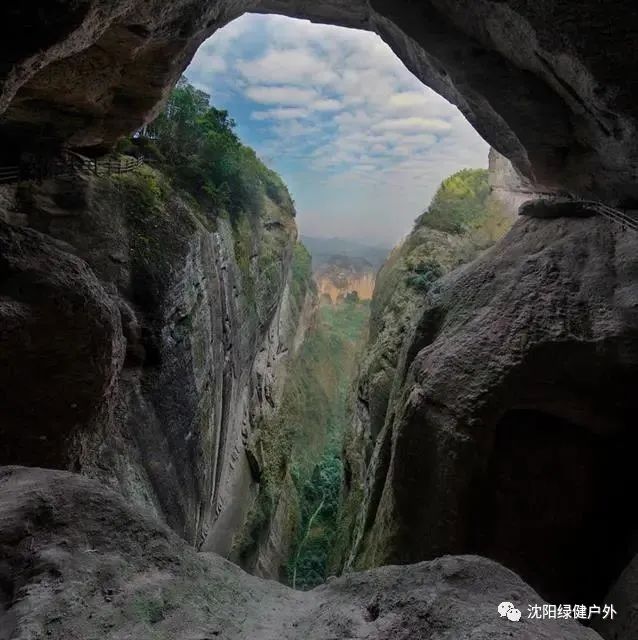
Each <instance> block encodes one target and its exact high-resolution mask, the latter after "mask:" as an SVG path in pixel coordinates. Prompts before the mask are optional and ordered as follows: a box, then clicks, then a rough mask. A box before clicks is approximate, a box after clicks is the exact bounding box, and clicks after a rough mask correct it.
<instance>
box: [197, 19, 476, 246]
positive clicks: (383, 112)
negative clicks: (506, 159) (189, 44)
mask: <svg viewBox="0 0 638 640" xmlns="http://www.w3.org/2000/svg"><path fill="white" fill-rule="evenodd" d="M185 75H186V77H187V78H188V79H189V80H190V82H191V83H192V84H193V85H195V86H196V87H197V88H198V89H202V90H204V91H206V92H207V93H208V94H210V95H211V103H212V104H213V105H214V106H215V107H217V108H218V109H227V110H228V111H229V113H230V115H231V117H232V118H234V120H235V121H236V123H237V133H238V134H239V136H240V137H241V139H242V141H243V142H244V143H246V144H248V145H250V146H251V147H253V148H254V149H255V151H256V152H257V154H258V155H259V157H260V158H261V159H262V160H263V161H264V162H265V163H266V164H267V165H268V166H270V167H271V168H273V169H275V170H276V171H277V172H278V173H279V174H280V175H281V176H282V178H283V179H284V181H285V182H286V184H287V185H288V188H289V189H290V192H291V194H292V196H293V199H294V200H295V204H296V208H297V223H298V225H299V227H300V229H301V233H302V234H305V235H310V236H321V237H334V236H337V237H342V238H347V239H350V240H357V241H360V242H366V243H369V244H373V245H377V244H379V245H384V246H392V245H393V244H395V243H396V242H397V241H399V240H400V238H402V237H403V236H404V235H405V234H406V233H408V232H409V231H410V229H411V228H412V225H413V222H414V219H415V218H416V217H417V216H418V215H419V214H420V213H421V212H422V211H423V210H424V209H426V208H427V206H428V204H429V202H430V200H431V198H432V196H433V195H434V193H435V191H436V189H437V187H438V185H439V184H440V182H441V180H443V178H445V177H447V176H449V175H451V174H452V173H454V172H455V171H458V170H459V169H463V168H465V167H487V154H488V149H489V147H488V145H487V144H486V143H485V142H484V141H483V140H482V138H481V137H480V136H479V135H478V134H477V133H476V132H475V131H474V129H473V128H472V126H471V125H470V124H469V123H468V122H467V121H466V120H465V118H464V117H463V115H462V114H461V113H460V112H459V111H458V109H457V108H456V107H454V106H452V105H451V104H450V103H448V102H447V101H446V100H444V99H443V98H441V97H440V96H439V95H437V94H436V93H435V92H434V91H432V90H431V89H429V88H427V87H425V86H424V85H423V84H422V83H421V82H420V81H419V80H417V79H416V78H415V77H414V76H413V75H412V74H411V73H410V72H409V71H408V70H407V69H406V68H405V66H404V65H403V63H402V62H401V61H400V60H399V59H398V58H397V57H396V56H395V54H394V53H393V52H392V50H391V49H390V48H389V47H388V46H387V45H386V44H385V43H384V42H383V41H382V40H381V38H379V36H378V35H376V34H373V33H370V32H366V31H358V30H355V29H345V28H343V27H334V26H330V25H318V24H312V23H310V22H308V21H305V20H296V19H292V18H286V17H283V16H270V15H265V16H264V15H256V14H245V15H243V16H242V17H240V18H238V19H237V20H234V21H233V22H231V23H230V24H228V25H227V26H225V27H224V28H223V29H221V30H220V31H218V32H216V33H215V34H214V35H213V36H212V37H211V38H209V39H208V40H207V41H206V42H204V43H203V44H202V46H201V47H200V48H199V50H198V52H197V54H196V55H195V57H194V59H193V61H192V62H191V64H190V66H189V67H188V69H187V70H186V73H185Z"/></svg>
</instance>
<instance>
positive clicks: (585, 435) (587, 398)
mask: <svg viewBox="0 0 638 640" xmlns="http://www.w3.org/2000/svg"><path fill="white" fill-rule="evenodd" d="M637 243H638V239H637V238H636V236H635V234H632V233H627V232H625V231H623V229H622V228H620V227H618V226H616V225H614V224H613V223H611V222H608V221H606V220H605V219H603V218H600V217H582V218H572V217H570V218H567V217H556V218H552V219H534V218H521V219H520V220H519V221H518V222H517V223H516V224H515V225H514V227H513V228H512V229H511V231H510V232H509V233H508V234H507V236H506V237H505V238H504V239H503V240H502V241H501V242H500V243H498V244H497V245H496V246H495V247H493V248H492V249H490V250H489V251H488V252H486V253H485V254H483V255H482V256H480V257H478V258H477V259H475V260H474V261H473V262H471V263H469V264H467V265H465V266H463V267H461V268H458V269H456V270H454V271H452V272H451V273H449V274H448V275H446V276H444V277H443V278H442V279H440V280H439V281H438V282H436V283H435V284H434V285H433V287H432V288H431V289H430V291H429V292H428V294H427V296H426V297H425V298H424V303H423V304H424V307H423V308H422V309H421V310H420V311H419V312H418V314H417V322H416V325H415V326H413V327H409V328H408V330H407V331H406V337H405V339H404V340H403V341H402V345H401V349H400V355H399V358H398V365H397V367H396V374H395V376H394V384H390V385H389V386H388V388H389V392H388V395H389V400H388V401H387V409H386V410H383V409H384V408H383V407H382V408H381V409H382V410H381V411H380V416H381V417H380V418H379V419H378V422H377V423H376V424H375V431H376V432H377V435H376V438H374V439H373V440H372V442H371V444H372V446H371V447H370V449H371V453H370V456H369V462H368V464H367V465H365V466H366V471H365V473H366V476H365V483H364V487H363V496H364V497H363V501H364V508H363V510H361V511H360V512H359V520H358V529H357V531H356V534H355V536H354V542H353V544H352V546H351V554H350V557H349V563H350V565H351V566H358V567H362V566H375V565H378V564H384V563H396V562H398V563H408V562H414V561H417V560H423V559H427V558H433V557H437V556H439V555H441V554H444V553H467V552H474V553H480V554H482V555H486V556H488V557H491V558H494V559H498V560H499V561H501V562H503V563H504V564H505V565H506V566H508V567H509V568H511V569H513V570H516V571H517V572H519V573H520V574H521V575H522V576H523V577H524V578H525V579H526V580H528V581H529V582H530V583H531V584H532V585H533V586H535V588H537V589H538V590H539V591H540V593H541V594H542V595H544V596H545V597H547V598H550V599H552V600H553V601H559V602H567V601H574V602H579V601H584V602H586V601H596V602H600V601H602V600H603V598H604V596H605V593H606V591H607V589H608V588H609V587H610V586H611V584H612V582H613V581H614V580H616V578H617V577H618V575H619V574H620V572H621V571H622V569H623V568H624V567H625V565H627V564H628V563H629V561H630V560H631V559H632V558H633V556H634V555H635V553H636V548H635V540H636V533H637V532H638V520H637V519H636V516H635V514H634V513H633V511H632V510H627V509H626V508H625V507H624V506H623V505H624V504H625V503H626V501H627V500H628V499H629V492H631V491H632V489H631V487H633V486H634V479H633V472H632V471H631V469H632V468H633V463H632V462H631V458H632V455H633V451H634V450H635V446H636V438H637V437H638V434H637V433H636V431H635V429H634V428H633V426H634V423H635V421H634V419H633V416H634V415H635V411H636V401H635V394H634V393H633V391H632V388H633V382H632V381H633V380H635V379H636V375H637V374H638V352H637V351H636V344H637V342H636V340H637V338H638V333H637V332H638V329H637V327H638V316H637V315H636V308H638V298H637V296H638V288H637V286H636V275H637V274H638V264H636V255H638V253H637V251H636V247H637ZM364 382H367V383H368V384H369V380H368V379H367V378H366V379H364ZM365 409H366V407H365V404H364V405H363V408H361V409H360V410H359V415H361V414H363V416H364V419H363V420H360V424H362V425H363V426H359V424H357V423H355V433H357V432H361V431H363V432H364V433H365V434H368V433H369V431H370V427H366V425H367V424H368V423H369V422H366V420H368V421H369V418H368V417H367V414H366V412H365ZM369 413H372V412H370V411H368V414H369ZM373 415H374V414H373ZM565 496H571V498H570V499H569V500H566V499H565ZM582 558H588V561H587V562H586V563H582V562H581V559H582ZM627 637H630V635H628V636H627Z"/></svg>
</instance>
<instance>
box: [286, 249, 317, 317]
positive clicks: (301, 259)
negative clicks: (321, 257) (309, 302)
mask: <svg viewBox="0 0 638 640" xmlns="http://www.w3.org/2000/svg"><path fill="white" fill-rule="evenodd" d="M310 282H313V280H312V257H311V255H310V253H309V252H308V249H306V247H304V245H303V244H301V242H297V244H295V247H294V250H293V256H292V281H291V283H290V293H291V295H292V298H293V300H294V301H295V304H296V306H297V308H301V305H302V304H303V299H304V296H305V295H306V289H307V287H308V283H310Z"/></svg>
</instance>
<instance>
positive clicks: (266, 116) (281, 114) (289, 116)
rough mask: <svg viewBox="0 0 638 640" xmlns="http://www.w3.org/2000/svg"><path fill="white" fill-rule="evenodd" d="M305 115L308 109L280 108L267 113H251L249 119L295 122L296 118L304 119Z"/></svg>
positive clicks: (269, 110)
mask: <svg viewBox="0 0 638 640" xmlns="http://www.w3.org/2000/svg"><path fill="white" fill-rule="evenodd" d="M307 115H308V109H303V108H301V107H281V108H279V109H268V110H267V111H253V113H252V114H251V116H250V117H251V118H252V119H253V120H270V119H272V120H296V119H297V118H305V117H306V116H307Z"/></svg>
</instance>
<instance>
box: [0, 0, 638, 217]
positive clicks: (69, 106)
mask: <svg viewBox="0 0 638 640" xmlns="http://www.w3.org/2000/svg"><path fill="white" fill-rule="evenodd" d="M8 9H10V10H9V11H7V12H6V15H5V16H4V17H3V27H2V28H3V30H4V33H5V34H6V36H5V37H4V38H2V54H1V55H2V59H3V60H5V61H7V64H5V66H4V67H3V70H2V74H1V76H0V78H1V80H2V82H1V84H0V109H1V110H2V112H3V113H4V121H3V123H2V134H3V139H4V142H3V149H4V154H5V155H12V154H14V155H15V153H17V151H18V150H23V149H24V148H25V147H28V146H30V145H35V144H37V145H38V146H43V145H44V146H46V145H47V144H51V145H56V144H58V143H59V142H66V143H68V144H71V145H73V146H78V147H90V146H100V147H104V146H108V145H110V144H112V143H113V142H114V141H115V140H116V139H117V137H118V136H120V135H122V134H124V133H128V132H130V131H132V130H134V129H135V128H136V127H138V126H140V125H141V124H142V123H143V122H145V121H148V120H149V119H150V118H151V117H152V116H153V115H154V113H156V110H157V108H158V105H159V103H160V102H161V101H162V100H163V99H164V98H165V97H166V95H167V93H168V91H169V89H170V87H171V86H172V85H173V84H174V82H175V81H176V80H177V78H178V77H179V75H180V73H181V72H182V71H183V69H184V68H185V67H186V66H187V64H188V62H189V60H190V59H191V58H192V56H193V54H194V52H195V51H196V49H197V47H198V46H199V44H201V42H203V40H204V39H205V38H206V37H208V36H209V35H210V34H212V33H213V32H214V31H215V30H217V29H218V28H220V27H222V26H223V25H224V24H226V23H227V22H228V21H230V20H231V19H233V18H235V17H237V16H239V15H241V14H242V13H244V12H245V11H259V12H272V13H281V14H285V15H289V16H296V17H300V18H310V19H312V20H317V21H323V22H330V23H334V24H339V25H344V26H348V27H357V28H360V29H369V30H373V31H376V32H378V33H379V34H380V35H381V37H382V38H383V39H384V40H386V42H388V44H389V45H390V46H391V47H392V48H393V49H394V51H395V52H396V53H397V55H398V56H399V57H400V58H401V59H402V60H403V62H404V63H405V64H406V66H407V67H408V68H409V69H410V70H411V71H412V72H413V73H414V74H415V75H416V76H417V77H419V78H420V79H422V80H423V81H424V83H425V84H427V85H429V86H431V87H432V88H433V89H435V90H436V91H438V92H439V93H441V94H442V95H443V96H444V97H446V98H448V99H449V100H450V101H451V102H453V103H454V104H456V105H458V106H459V108H460V109H461V110H462V111H463V113H464V114H465V115H466V116H467V118H468V119H469V120H470V122H471V123H472V124H474V126H475V127H476V128H477V130H478V131H479V133H480V134H481V135H482V136H483V137H484V138H485V139H486V140H487V141H488V142H490V143H491V144H492V145H493V146H494V147H495V148H496V149H498V150H499V151H500V152H501V153H503V154H504V155H506V156H507V157H509V158H510V159H511V160H512V161H513V162H514V164H515V166H516V167H517V168H518V169H519V170H520V171H521V172H523V174H525V175H526V176H527V177H528V178H530V179H532V180H533V181H535V182H537V183H539V184H542V185H544V186H545V187H546V188H552V187H556V188H561V189H566V190H569V191H571V192H574V193H577V194H579V195H587V196H591V197H595V198H600V199H604V200H607V201H613V202H621V203H628V204H631V202H632V201H633V200H634V199H636V198H637V197H638V187H636V180H635V177H636V166H638V139H637V137H636V123H637V121H638V111H637V110H638V107H636V101H635V99H634V93H633V81H632V79H633V77H634V76H635V74H636V66H637V65H636V63H637V55H636V47H635V39H634V34H635V33H636V31H637V28H638V24H637V22H638V15H636V13H635V12H634V11H632V10H631V9H632V5H631V3H629V2H618V3H615V4H614V5H613V6H611V7H610V6H609V5H608V4H606V3H600V2H595V1H593V0H587V1H585V2H581V3H578V4H574V3H573V2H571V0H558V1H557V2H553V3H551V7H548V6H547V5H546V4H543V3H530V2H527V1H526V0H507V1H503V2H492V1H489V0H477V1H476V2H471V3H469V2H465V1H463V0H429V1H424V2H418V3H415V2H410V1H408V0H371V1H370V2H369V3H368V2H363V1H362V0H357V1H355V2H346V1H345V0H331V1H329V2H328V1H326V2H311V1H309V0H306V1H304V0H296V1H293V0H262V1H261V2H258V1H252V2H251V1H248V0H235V1H232V2H231V1H230V0H227V1H221V0H216V1H215V0H178V1H176V2H172V3H170V4H168V5H167V4H166V3H164V2H160V1H159V0H152V1H151V2H142V1H141V0H114V1H113V2H110V3H104V2H98V1H97V0H83V1H81V2H73V3H70V2H63V1H61V0H58V1H57V2H53V3H50V2H49V3H44V2H28V3H24V2H15V1H13V0H11V2H10V3H9V7H8ZM34 15H37V16H38V20H37V23H34V21H33V16H34ZM18 33H19V34H21V37H19V38H16V37H14V36H15V34H18Z"/></svg>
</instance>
